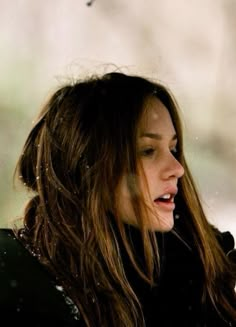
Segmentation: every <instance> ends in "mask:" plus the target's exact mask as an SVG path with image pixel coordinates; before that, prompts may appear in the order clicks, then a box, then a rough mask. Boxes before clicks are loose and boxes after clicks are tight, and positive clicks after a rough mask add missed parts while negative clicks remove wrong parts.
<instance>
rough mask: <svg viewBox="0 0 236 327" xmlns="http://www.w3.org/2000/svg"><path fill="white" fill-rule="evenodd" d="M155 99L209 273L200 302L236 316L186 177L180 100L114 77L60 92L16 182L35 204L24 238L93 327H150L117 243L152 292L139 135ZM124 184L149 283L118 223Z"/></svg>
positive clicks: (222, 266)
mask: <svg viewBox="0 0 236 327" xmlns="http://www.w3.org/2000/svg"><path fill="white" fill-rule="evenodd" d="M153 95H154V96H156V97H157V98H158V99H159V100H160V101H161V102H162V103H163V104H164V105H165V106H166V108H167V109H168V110H169V112H170V115H171V118H172V120H173V124H174V126H175V129H176V132H177V136H178V144H179V145H178V154H177V156H178V160H179V161H180V163H181V164H182V165H183V166H184V169H185V175H184V176H183V177H182V178H181V180H180V182H179V195H178V203H177V205H179V207H183V208H184V210H185V213H186V216H187V217H188V219H186V220H183V224H185V225H186V229H187V230H188V233H189V234H190V235H192V237H193V239H194V241H195V243H196V246H197V251H198V253H199V255H200V258H201V261H202V267H203V268H204V272H205V279H204V286H205V287H204V288H203V289H205V292H204V293H203V302H204V301H205V299H206V297H207V296H208V297H209V298H210V300H211V301H212V303H213V304H214V305H215V306H216V307H219V308H223V310H224V311H225V312H227V313H228V314H229V316H231V317H233V318H235V316H236V314H235V309H234V308H233V307H232V306H231V305H230V303H229V301H228V299H227V296H226V295H225V293H224V291H223V290H222V287H221V285H220V283H221V280H222V278H223V277H224V276H227V279H226V280H227V282H228V283H229V284H230V283H231V282H232V280H233V278H234V277H235V276H232V273H231V271H230V264H229V262H228V261H227V258H226V257H225V255H224V254H223V252H222V250H221V248H220V246H219V245H218V242H217V241H216V236H215V233H214V231H213V229H212V227H211V226H210V224H209V223H208V221H207V219H206V217H205V214H204V211H203V209H202V206H201V203H200V200H199V197H198V194H197V191H196V187H195V185H194V182H193V179H192V177H191V173H190V171H189V169H188V167H187V163H186V161H185V158H184V153H183V140H182V127H181V122H180V119H179V115H178V106H177V104H176V102H175V100H174V97H173V96H172V95H171V93H170V91H169V90H168V89H167V88H166V87H164V86H162V85H161V84H159V83H156V82H155V83H154V82H152V81H150V80H148V79H145V78H142V77H139V76H128V75H125V74H123V73H118V72H112V73H108V74H105V75H103V76H101V77H99V76H92V77H90V78H88V79H86V80H82V81H77V82H76V83H73V84H72V85H69V84H68V85H64V86H62V87H60V88H59V89H58V90H57V91H56V92H55V93H54V94H53V95H52V96H51V97H50V98H49V100H48V102H47V103H46V104H45V105H44V107H43V108H42V110H41V112H40V114H39V117H38V120H37V122H36V123H35V125H34V127H33V128H32V130H31V132H30V134H29V136H28V138H27V140H26V142H25V145H24V148H23V153H22V156H21V157H20V159H19V161H18V164H17V167H16V176H20V180H21V181H22V182H23V183H24V184H25V185H26V187H27V188H28V189H29V190H30V191H33V194H34V195H33V196H32V199H31V200H30V201H29V203H28V205H27V206H26V208H25V214H24V217H23V222H24V229H23V230H22V229H20V231H19V233H18V235H21V238H22V239H23V241H24V242H25V243H26V244H27V246H28V247H29V248H31V249H32V251H34V252H35V253H36V254H37V255H38V258H39V260H40V261H41V262H42V263H43V264H44V265H45V266H46V267H47V268H48V270H49V271H50V272H51V273H52V274H53V275H54V276H55V278H56V279H57V280H58V281H59V282H60V283H61V285H62V286H63V288H64V290H65V292H66V293H67V294H68V295H69V296H70V298H71V299H72V300H73V301H74V303H75V304H76V306H77V307H78V308H79V310H80V312H81V314H82V316H83V319H84V321H85V324H86V325H87V326H89V327H93V326H113V325H115V326H124V327H131V326H132V327H133V326H143V325H144V318H143V314H142V309H141V305H140V303H139V301H138V298H137V296H136V294H135V293H134V291H133V289H132V287H131V285H130V284H129V281H128V280H127V277H126V274H125V271H124V268H123V264H122V258H121V256H120V248H119V242H118V241H117V233H118V234H119V235H120V236H121V240H122V241H123V243H124V245H125V248H126V250H127V253H128V255H129V257H130V260H131V262H132V264H133V266H134V268H135V269H136V270H137V272H138V273H139V274H140V276H141V277H142V278H143V279H145V280H146V281H147V282H149V283H150V284H152V283H153V280H154V278H153V272H154V271H157V270H155V266H156V267H157V268H158V266H159V253H158V245H157V244H156V242H155V237H154V235H153V233H150V231H147V230H146V229H145V223H144V222H145V215H144V212H145V209H144V206H143V204H142V196H140V190H138V180H137V178H135V176H138V158H137V149H136V143H137V131H138V125H139V121H140V119H141V116H142V114H143V112H144V110H145V103H146V101H147V99H148V98H149V97H150V96H153ZM124 175H126V176H131V177H132V178H128V185H129V188H130V192H131V194H132V204H133V208H134V212H135V213H136V216H137V222H138V224H139V227H140V231H141V234H142V240H143V248H144V254H145V260H146V266H147V267H146V273H144V272H143V270H142V269H141V268H140V267H139V265H138V264H137V262H136V260H135V256H134V254H133V250H132V248H131V246H130V244H129V242H128V240H127V238H126V234H125V230H124V226H123V224H122V223H121V221H120V220H119V217H117V215H116V212H117V208H116V200H115V195H116V190H117V187H118V185H119V182H120V180H121V178H122V176H124ZM130 179H131V180H130ZM114 226H115V227H114ZM22 232H24V233H22ZM22 235H23V236H22Z"/></svg>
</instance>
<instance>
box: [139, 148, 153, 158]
mask: <svg viewBox="0 0 236 327" xmlns="http://www.w3.org/2000/svg"><path fill="white" fill-rule="evenodd" d="M154 153H155V149H154V148H146V149H143V150H141V151H140V154H141V156H143V157H151V156H152V155H153V154H154Z"/></svg>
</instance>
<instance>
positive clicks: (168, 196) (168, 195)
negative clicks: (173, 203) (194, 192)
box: [160, 193, 171, 199]
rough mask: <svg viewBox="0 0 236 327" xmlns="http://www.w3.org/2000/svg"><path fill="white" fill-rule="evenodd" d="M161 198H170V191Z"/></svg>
mask: <svg viewBox="0 0 236 327" xmlns="http://www.w3.org/2000/svg"><path fill="white" fill-rule="evenodd" d="M160 198H161V199H170V198H171V195H170V194H169V193H168V194H164V195H162V196H160Z"/></svg>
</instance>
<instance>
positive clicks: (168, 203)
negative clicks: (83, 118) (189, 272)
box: [117, 97, 184, 232]
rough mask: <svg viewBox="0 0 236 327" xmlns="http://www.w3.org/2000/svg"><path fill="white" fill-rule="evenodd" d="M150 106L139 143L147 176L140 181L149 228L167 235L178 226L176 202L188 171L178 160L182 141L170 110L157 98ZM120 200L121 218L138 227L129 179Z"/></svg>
mask: <svg viewBox="0 0 236 327" xmlns="http://www.w3.org/2000/svg"><path fill="white" fill-rule="evenodd" d="M146 105H147V110H146V111H145V113H144V114H143V117H142V118H141V122H140V127H139V136H138V140H137V142H138V149H139V158H140V163H141V166H142V168H143V169H142V171H143V173H144V175H143V174H140V177H139V178H140V184H141V189H142V192H143V194H144V199H145V203H146V205H147V206H148V208H149V209H150V210H148V213H147V228H148V229H151V230H155V231H163V232H165V231H169V230H171V229H172V228H173V226H174V209H175V202H174V199H175V196H176V194H177V192H178V180H179V178H181V177H182V176H183V174H184V168H183V166H182V165H181V164H180V162H179V161H178V160H177V159H176V157H175V155H176V148H177V142H178V140H177V136H176V131H175V128H174V125H173V123H172V119H171V116H170V114H169V112H168V110H167V108H166V107H165V106H164V105H163V104H162V103H161V102H160V101H159V100H158V99H157V98H155V97H151V98H150V99H149V100H148V102H147V104H146ZM117 199H118V203H117V205H118V211H119V215H120V217H121V219H122V220H123V221H124V222H126V223H128V224H132V225H137V222H136V218H135V215H134V212H133V209H132V206H131V202H130V193H129V190H128V187H127V181H126V178H125V176H124V177H123V180H122V182H121V185H120V188H119V190H118V194H117Z"/></svg>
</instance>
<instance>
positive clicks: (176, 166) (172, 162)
mask: <svg viewBox="0 0 236 327" xmlns="http://www.w3.org/2000/svg"><path fill="white" fill-rule="evenodd" d="M183 175H184V167H183V166H182V165H181V163H180V162H179V161H178V160H177V159H176V158H175V157H174V156H173V155H172V154H170V156H169V159H168V160H167V161H166V165H165V167H163V178H164V179H169V178H177V179H178V178H180V177H182V176H183Z"/></svg>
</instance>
